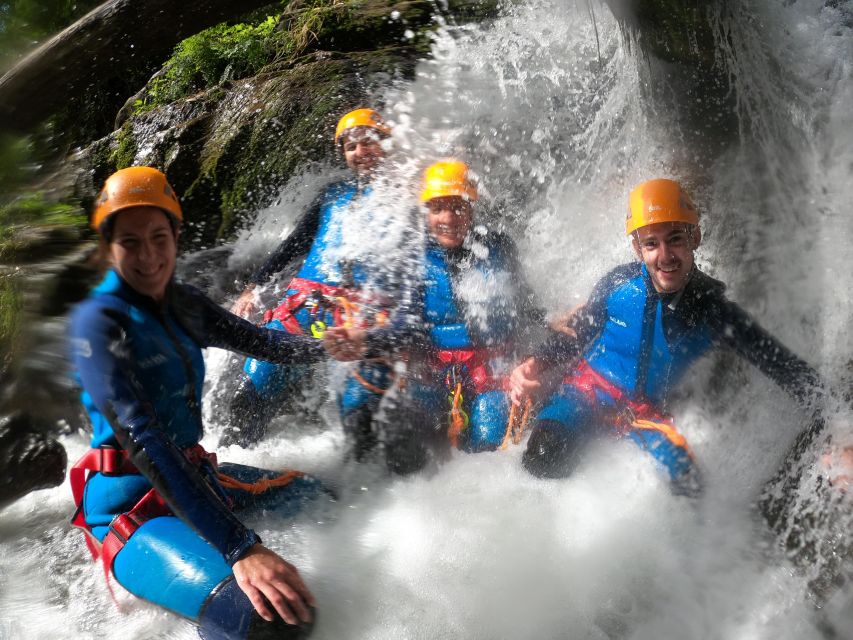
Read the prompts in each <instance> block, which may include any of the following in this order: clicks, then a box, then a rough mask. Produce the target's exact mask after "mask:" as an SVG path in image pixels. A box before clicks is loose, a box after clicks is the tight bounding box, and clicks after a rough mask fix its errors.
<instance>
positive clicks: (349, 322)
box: [338, 296, 358, 329]
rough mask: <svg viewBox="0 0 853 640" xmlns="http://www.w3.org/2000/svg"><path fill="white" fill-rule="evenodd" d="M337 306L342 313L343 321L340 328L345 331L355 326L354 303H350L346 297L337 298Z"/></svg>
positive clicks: (356, 310) (355, 310) (355, 309)
mask: <svg viewBox="0 0 853 640" xmlns="http://www.w3.org/2000/svg"><path fill="white" fill-rule="evenodd" d="M338 304H339V305H340V306H341V309H343V311H344V321H343V323H342V324H341V326H342V327H344V328H346V329H350V328H352V327H354V326H355V317H356V314H357V313H358V309H357V307H356V305H355V303H354V302H352V301H351V300H350V299H349V298H347V297H346V296H338Z"/></svg>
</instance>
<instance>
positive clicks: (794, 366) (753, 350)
mask: <svg viewBox="0 0 853 640" xmlns="http://www.w3.org/2000/svg"><path fill="white" fill-rule="evenodd" d="M709 319H710V322H711V326H712V329H713V330H714V333H715V337H716V339H717V340H718V341H719V342H721V343H722V344H724V345H726V346H728V347H729V348H731V349H733V350H734V351H735V352H736V353H737V354H738V355H740V356H741V357H743V358H744V359H745V360H747V361H748V362H749V363H750V364H752V365H754V366H755V367H757V368H758V369H759V370H760V371H761V372H762V373H764V374H765V375H766V376H767V377H768V378H770V379H771V380H773V381H774V382H775V383H776V384H777V385H779V386H780V387H781V388H782V389H784V390H785V391H786V392H787V393H788V394H789V395H790V396H791V397H792V398H793V399H794V400H796V401H797V403H798V404H800V405H801V406H811V404H812V401H813V400H814V399H815V395H816V393H821V392H822V391H824V390H825V385H824V383H823V381H822V380H821V378H820V375H819V374H818V373H817V371H815V370H814V369H813V368H812V367H811V366H810V365H809V364H808V363H806V362H805V361H804V360H802V359H801V358H799V357H798V356H796V355H795V354H794V353H793V352H792V351H790V350H789V349H788V348H787V347H785V345H783V344H782V343H781V342H780V341H779V340H777V339H776V338H775V337H774V336H773V335H771V334H770V333H769V332H768V331H767V330H766V329H764V328H763V327H762V326H761V325H759V324H758V322H756V321H755V319H754V318H752V317H751V316H750V315H749V314H748V313H747V312H746V311H744V310H743V309H742V308H741V307H740V306H738V305H737V304H735V303H734V302H731V301H729V300H727V299H725V298H722V296H721V295H720V296H719V298H718V300H717V301H716V304H715V307H714V309H713V310H712V313H710V314H709Z"/></svg>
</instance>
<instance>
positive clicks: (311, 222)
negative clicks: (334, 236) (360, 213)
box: [231, 192, 325, 318]
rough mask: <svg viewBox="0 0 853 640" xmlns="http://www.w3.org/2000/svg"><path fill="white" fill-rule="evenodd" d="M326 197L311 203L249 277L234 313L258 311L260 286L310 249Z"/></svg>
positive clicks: (246, 314) (232, 310)
mask: <svg viewBox="0 0 853 640" xmlns="http://www.w3.org/2000/svg"><path fill="white" fill-rule="evenodd" d="M324 197H325V192H324V193H323V194H322V195H320V196H319V197H317V198H316V199H315V200H314V201H313V202H312V203H311V205H310V206H309V207H308V209H307V210H306V211H305V213H304V214H302V216H301V217H300V218H299V219H298V220H297V222H296V226H295V227H294V228H293V231H291V232H290V233H289V234H288V236H287V237H286V238H285V239H284V240H283V241H282V242H281V243H280V244H279V245H278V247H276V249H275V251H273V252H272V253H271V254H270V255H269V257H268V258H267V259H266V260H265V261H264V263H263V264H262V265H261V267H260V268H259V269H258V270H256V271H255V272H254V273H253V274H252V275H251V276H250V277H249V280H248V282H247V284H246V287H245V289H243V292H242V293H241V294H240V295H239V296H238V298H237V300H235V301H234V304H233V305H232V306H231V312H232V313H234V314H236V315H238V316H240V317H241V318H247V317H249V316H250V315H252V314H253V313H256V312H257V310H258V301H259V300H258V292H257V289H258V287H259V286H260V285H263V284H265V283H266V282H267V281H268V280H269V279H270V278H272V277H273V276H274V275H275V274H277V273H279V272H280V271H282V270H283V269H284V268H285V267H287V265H288V264H290V263H291V262H292V261H293V260H295V259H296V258H298V257H300V256H303V255H305V254H306V253H307V252H308V250H309V249H310V248H311V243H312V242H314V238H315V237H316V235H317V230H318V229H319V227H320V209H321V207H322V205H323V201H324Z"/></svg>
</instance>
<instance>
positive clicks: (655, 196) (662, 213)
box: [625, 178, 699, 235]
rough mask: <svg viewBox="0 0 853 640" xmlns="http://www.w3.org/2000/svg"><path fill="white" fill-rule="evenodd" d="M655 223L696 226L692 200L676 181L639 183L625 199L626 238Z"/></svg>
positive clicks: (695, 214) (697, 218) (694, 208)
mask: <svg viewBox="0 0 853 640" xmlns="http://www.w3.org/2000/svg"><path fill="white" fill-rule="evenodd" d="M658 222H686V223H687V224H694V225H695V224H699V213H698V212H697V211H696V207H695V206H693V201H692V200H691V199H690V196H688V195H687V193H686V192H685V191H684V190H683V189H682V188H681V185H680V184H678V183H677V182H675V180H666V179H664V178H658V179H657V180H648V181H647V182H642V183H640V184H638V185H637V186H636V187H634V190H633V191H631V195H630V196H628V217H627V219H626V220H625V233H626V234H627V235H631V234H632V233H634V231H636V230H637V229H639V228H640V227H647V226H648V225H650V224H656V223H658Z"/></svg>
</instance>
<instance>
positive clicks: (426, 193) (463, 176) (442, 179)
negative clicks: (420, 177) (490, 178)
mask: <svg viewBox="0 0 853 640" xmlns="http://www.w3.org/2000/svg"><path fill="white" fill-rule="evenodd" d="M448 196H459V197H460V198H462V199H464V200H467V201H470V202H475V201H476V200H477V186H476V185H475V184H474V182H473V180H471V178H470V176H469V175H468V165H467V164H465V163H464V162H462V161H461V160H455V159H453V158H448V159H446V160H439V161H438V162H436V163H435V164H432V165H430V166H429V167H428V168H427V170H426V171H424V188H423V191H421V202H428V201H429V200H432V199H433V198H445V197H448Z"/></svg>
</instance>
